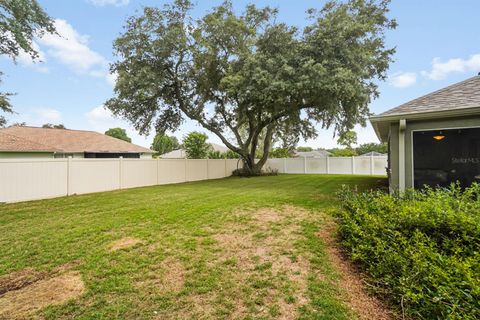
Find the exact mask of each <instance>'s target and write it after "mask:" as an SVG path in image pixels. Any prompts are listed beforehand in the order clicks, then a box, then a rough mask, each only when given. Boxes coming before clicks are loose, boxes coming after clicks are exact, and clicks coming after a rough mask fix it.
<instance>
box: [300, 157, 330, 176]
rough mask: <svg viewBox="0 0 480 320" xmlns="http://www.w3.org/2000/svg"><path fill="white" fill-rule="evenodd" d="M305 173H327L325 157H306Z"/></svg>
mask: <svg viewBox="0 0 480 320" xmlns="http://www.w3.org/2000/svg"><path fill="white" fill-rule="evenodd" d="M305 163H306V165H307V170H306V172H307V173H327V158H306V159H305Z"/></svg>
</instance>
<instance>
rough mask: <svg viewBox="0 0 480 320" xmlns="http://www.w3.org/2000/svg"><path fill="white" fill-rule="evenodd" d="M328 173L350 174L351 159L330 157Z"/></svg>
mask: <svg viewBox="0 0 480 320" xmlns="http://www.w3.org/2000/svg"><path fill="white" fill-rule="evenodd" d="M328 160H329V163H330V167H329V172H328V173H331V174H352V158H351V157H330V158H329V159H328Z"/></svg>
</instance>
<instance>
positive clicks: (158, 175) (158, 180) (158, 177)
mask: <svg viewBox="0 0 480 320" xmlns="http://www.w3.org/2000/svg"><path fill="white" fill-rule="evenodd" d="M156 160H157V163H156V166H157V185H159V184H160V169H159V168H158V167H159V166H160V158H157V159H156Z"/></svg>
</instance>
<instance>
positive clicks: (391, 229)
mask: <svg viewBox="0 0 480 320" xmlns="http://www.w3.org/2000/svg"><path fill="white" fill-rule="evenodd" d="M339 196H340V199H341V202H342V205H343V210H341V211H340V212H339V218H340V219H339V220H340V227H339V234H340V237H341V240H342V244H343V246H344V247H345V249H346V250H347V252H348V253H349V254H350V256H351V258H352V259H353V261H355V262H357V263H358V264H359V265H360V266H361V267H362V268H363V269H364V270H365V271H366V273H367V274H368V276H369V279H370V281H371V285H372V288H374V290H375V291H376V292H377V293H379V294H381V295H382V296H383V297H385V298H387V299H388V300H390V302H392V303H394V304H395V305H396V306H397V307H398V310H399V311H400V312H404V313H405V314H406V315H407V316H410V317H413V318H416V319H480V185H478V184H475V185H473V186H471V187H470V188H467V189H465V190H462V189H461V188H460V187H459V186H458V185H452V186H451V187H450V188H447V189H425V190H423V191H408V192H407V193H405V194H404V195H403V196H399V195H389V194H386V193H384V192H380V191H371V192H367V193H362V194H357V193H355V192H353V191H351V190H349V189H344V190H342V191H341V192H340V193H339Z"/></svg>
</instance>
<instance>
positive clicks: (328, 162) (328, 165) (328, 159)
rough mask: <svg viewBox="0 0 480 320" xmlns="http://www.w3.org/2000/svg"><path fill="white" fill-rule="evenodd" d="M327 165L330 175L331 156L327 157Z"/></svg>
mask: <svg viewBox="0 0 480 320" xmlns="http://www.w3.org/2000/svg"><path fill="white" fill-rule="evenodd" d="M325 164H326V165H327V170H326V171H327V174H329V173H330V157H329V156H327V161H326V162H325Z"/></svg>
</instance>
